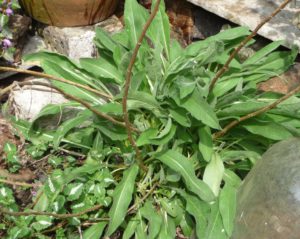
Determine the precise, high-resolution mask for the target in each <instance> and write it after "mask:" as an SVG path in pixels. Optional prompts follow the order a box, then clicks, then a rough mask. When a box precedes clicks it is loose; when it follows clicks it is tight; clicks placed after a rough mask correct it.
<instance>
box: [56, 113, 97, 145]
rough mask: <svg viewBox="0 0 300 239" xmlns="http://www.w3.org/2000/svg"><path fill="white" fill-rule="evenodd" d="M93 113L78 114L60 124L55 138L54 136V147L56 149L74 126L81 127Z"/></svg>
mask: <svg viewBox="0 0 300 239" xmlns="http://www.w3.org/2000/svg"><path fill="white" fill-rule="evenodd" d="M91 116H92V113H91V112H86V114H80V115H77V116H76V117H74V118H71V119H69V120H67V121H65V122H64V123H62V124H61V125H60V127H58V128H57V130H56V132H55V134H54V138H53V147H54V148H55V149H57V148H58V146H59V144H60V142H61V141H62V139H63V138H64V137H65V135H66V134H67V133H68V132H69V131H70V130H71V129H73V128H76V127H80V125H81V124H82V123H84V122H86V121H87V120H88V119H89V118H91Z"/></svg>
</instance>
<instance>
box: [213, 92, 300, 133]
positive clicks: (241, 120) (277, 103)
mask: <svg viewBox="0 0 300 239" xmlns="http://www.w3.org/2000/svg"><path fill="white" fill-rule="evenodd" d="M299 91H300V86H298V87H297V88H295V89H294V90H292V91H290V92H289V93H287V94H286V95H284V96H282V97H281V98H280V99H278V100H276V101H275V102H273V103H272V104H270V105H267V106H265V107H262V108H260V109H259V110H257V111H255V112H252V113H250V114H247V115H245V116H242V117H241V118H239V119H238V120H234V121H232V122H230V123H229V124H228V125H226V126H225V127H224V128H223V129H222V130H221V131H219V132H216V133H215V134H214V135H213V139H217V138H220V137H222V136H224V135H225V134H226V133H227V132H228V131H229V130H230V129H232V128H233V127H235V126H236V125H238V124H239V123H241V122H243V121H245V120H247V119H250V118H253V117H255V116H257V115H260V114H262V113H265V112H267V111H269V110H271V109H274V108H275V107H276V106H277V105H279V104H280V103H281V102H283V101H285V100H287V99H288V98H290V97H291V96H293V95H294V94H296V93H298V92H299Z"/></svg>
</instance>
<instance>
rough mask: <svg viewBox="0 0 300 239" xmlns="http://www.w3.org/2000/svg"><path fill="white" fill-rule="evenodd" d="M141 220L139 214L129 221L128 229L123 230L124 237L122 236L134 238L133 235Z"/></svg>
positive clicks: (124, 238) (126, 238) (128, 238)
mask: <svg viewBox="0 0 300 239" xmlns="http://www.w3.org/2000/svg"><path fill="white" fill-rule="evenodd" d="M139 222H140V221H139V220H138V218H137V216H135V217H134V218H132V219H131V220H130V221H129V222H128V224H127V226H126V229H125V231H124V232H123V237H122V239H130V238H132V236H133V234H134V232H135V230H136V227H137V225H138V224H139Z"/></svg>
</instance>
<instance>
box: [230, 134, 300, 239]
mask: <svg viewBox="0 0 300 239" xmlns="http://www.w3.org/2000/svg"><path fill="white" fill-rule="evenodd" d="M299 156H300V138H291V139H287V140H284V141H282V142H279V143H277V144H274V145H273V146H272V147H271V148H270V149H269V150H268V151H267V152H266V153H265V154H264V155H263V157H262V158H261V159H260V160H259V161H258V162H257V163H256V165H255V166H254V167H253V169H252V170H251V171H250V173H249V174H248V175H247V177H246V179H245V180H244V182H243V184H242V186H241V188H240V190H239V193H238V199H237V201H238V207H237V218H236V224H235V229H234V233H233V237H232V239H256V238H257V239H258V238H259V239H267V238H270V239H271V238H272V239H283V238H284V239H298V238H299V235H300V157H299Z"/></svg>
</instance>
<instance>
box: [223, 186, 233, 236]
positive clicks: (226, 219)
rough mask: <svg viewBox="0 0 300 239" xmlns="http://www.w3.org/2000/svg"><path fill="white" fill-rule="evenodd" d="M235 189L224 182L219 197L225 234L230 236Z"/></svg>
mask: <svg viewBox="0 0 300 239" xmlns="http://www.w3.org/2000/svg"><path fill="white" fill-rule="evenodd" d="M236 194H237V189H236V188H234V187H232V186H230V185H227V184H225V186H224V188H223V189H222V190H221V193H220V198H219V207H220V213H221V216H222V220H223V225H224V228H225V230H226V232H227V235H228V236H229V237H231V234H232V231H233V224H234V218H235V212H236Z"/></svg>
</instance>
